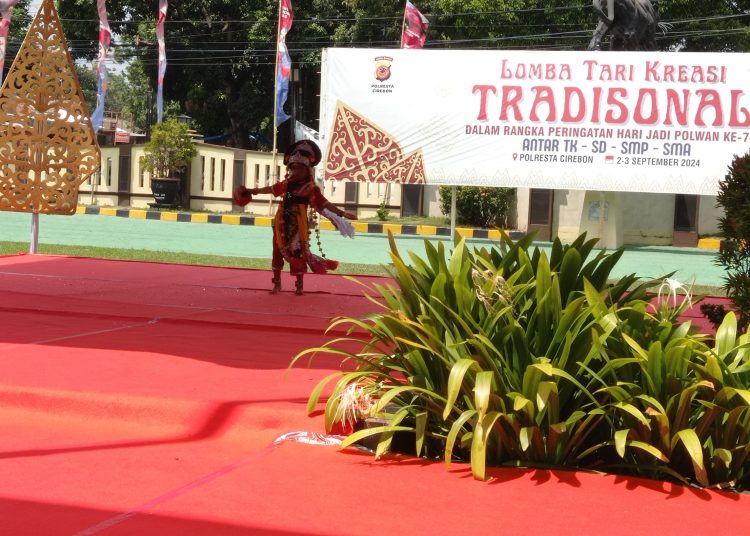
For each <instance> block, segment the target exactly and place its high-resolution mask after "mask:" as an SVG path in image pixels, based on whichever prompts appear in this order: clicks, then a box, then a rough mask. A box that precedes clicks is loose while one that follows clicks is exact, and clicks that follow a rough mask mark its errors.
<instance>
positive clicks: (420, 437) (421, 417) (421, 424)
mask: <svg viewBox="0 0 750 536" xmlns="http://www.w3.org/2000/svg"><path fill="white" fill-rule="evenodd" d="M428 416H429V413H428V412H426V411H420V412H419V413H417V414H416V415H415V416H414V431H415V433H416V435H417V443H416V450H417V456H421V455H422V449H423V448H424V438H425V430H426V429H427V418H428Z"/></svg>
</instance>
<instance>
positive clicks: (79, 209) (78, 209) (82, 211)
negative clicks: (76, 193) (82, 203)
mask: <svg viewBox="0 0 750 536" xmlns="http://www.w3.org/2000/svg"><path fill="white" fill-rule="evenodd" d="M76 214H86V207H76Z"/></svg>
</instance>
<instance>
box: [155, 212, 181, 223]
mask: <svg viewBox="0 0 750 536" xmlns="http://www.w3.org/2000/svg"><path fill="white" fill-rule="evenodd" d="M159 219H160V220H162V221H177V213H176V212H162V213H161V218H159Z"/></svg>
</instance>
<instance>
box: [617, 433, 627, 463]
mask: <svg viewBox="0 0 750 536" xmlns="http://www.w3.org/2000/svg"><path fill="white" fill-rule="evenodd" d="M628 433H630V430H629V429H626V430H617V431H616V432H615V450H616V451H617V455H618V456H619V457H620V458H624V457H625V444H626V442H627V440H628Z"/></svg>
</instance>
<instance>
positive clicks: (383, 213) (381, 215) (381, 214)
mask: <svg viewBox="0 0 750 536" xmlns="http://www.w3.org/2000/svg"><path fill="white" fill-rule="evenodd" d="M376 214H377V215H378V220H380V221H386V220H387V219H388V215H389V214H390V211H389V210H388V207H386V206H385V200H383V201H381V202H380V206H379V207H378V210H377V212H376Z"/></svg>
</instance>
